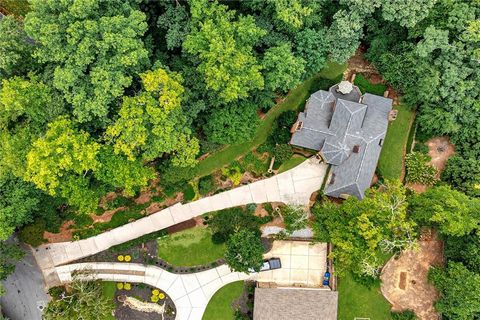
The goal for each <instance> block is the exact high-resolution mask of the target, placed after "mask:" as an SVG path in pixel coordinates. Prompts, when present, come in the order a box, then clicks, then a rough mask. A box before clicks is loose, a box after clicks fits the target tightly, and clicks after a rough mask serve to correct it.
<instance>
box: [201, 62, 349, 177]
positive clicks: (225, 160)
mask: <svg viewBox="0 0 480 320" xmlns="http://www.w3.org/2000/svg"><path fill="white" fill-rule="evenodd" d="M345 68H346V65H339V64H336V63H333V62H329V63H328V64H327V66H326V68H325V69H324V70H322V71H321V72H320V73H318V74H317V75H315V76H313V77H311V78H310V79H307V80H306V81H305V82H303V83H302V84H300V85H298V86H297V87H296V88H294V89H292V90H291V91H290V92H289V94H288V95H287V97H286V98H285V100H284V101H283V102H282V103H279V104H277V105H276V106H274V107H273V108H271V109H270V110H269V111H268V113H267V115H266V116H265V118H264V119H263V120H262V122H261V123H260V125H259V127H258V128H257V131H256V133H255V137H254V138H253V140H251V141H248V142H245V143H240V144H234V145H230V146H227V147H226V148H223V149H222V150H220V151H218V152H216V153H214V154H212V155H210V156H209V157H207V158H206V159H205V160H203V161H200V162H199V163H198V164H197V166H196V168H195V170H196V175H197V176H198V177H203V176H206V175H209V174H210V173H212V172H213V171H215V170H217V169H219V168H221V167H223V166H225V165H227V164H229V163H230V162H232V161H233V160H235V159H236V158H238V157H240V156H242V155H244V154H246V153H247V152H248V151H250V150H252V149H254V148H255V147H257V146H259V145H260V144H262V143H264V142H265V140H266V139H267V137H268V135H269V133H270V132H271V130H272V127H273V124H274V122H275V120H276V119H277V118H278V116H279V115H280V114H282V113H283V112H285V111H288V110H298V109H300V108H301V107H302V106H303V104H304V103H305V100H306V99H307V98H308V96H309V95H310V89H311V88H312V87H313V86H315V84H316V82H318V81H319V80H321V79H322V78H324V79H329V80H333V79H335V78H337V77H338V76H339V75H340V74H342V72H343V71H344V70H345Z"/></svg>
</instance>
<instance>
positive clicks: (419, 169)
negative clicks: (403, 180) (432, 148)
mask: <svg viewBox="0 0 480 320" xmlns="http://www.w3.org/2000/svg"><path fill="white" fill-rule="evenodd" d="M430 159H431V158H430V157H429V156H427V155H425V154H423V153H420V152H412V153H409V154H407V156H406V158H405V164H406V169H407V182H409V183H421V184H425V185H433V184H434V183H435V175H436V173H437V170H436V169H435V168H434V167H433V166H431V165H430V164H429V161H430Z"/></svg>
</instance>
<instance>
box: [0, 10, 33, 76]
mask: <svg viewBox="0 0 480 320" xmlns="http://www.w3.org/2000/svg"><path fill="white" fill-rule="evenodd" d="M32 52H33V44H32V42H31V41H29V39H28V37H27V34H26V33H25V31H24V30H23V24H22V22H20V21H18V20H16V19H15V18H14V17H13V16H5V17H4V18H3V19H2V20H1V21H0V79H6V78H9V77H11V76H14V75H24V74H26V73H27V72H28V71H29V69H31V68H32V67H33V66H34V60H33V58H32V55H31V54H32Z"/></svg>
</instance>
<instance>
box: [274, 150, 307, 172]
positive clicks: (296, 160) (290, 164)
mask: <svg viewBox="0 0 480 320" xmlns="http://www.w3.org/2000/svg"><path fill="white" fill-rule="evenodd" d="M305 160H307V158H305V157H304V156H301V155H299V154H294V155H293V156H292V157H291V158H290V159H288V160H287V161H285V162H284V163H282V165H281V166H280V168H278V173H282V172H284V171H287V170H290V169H292V168H294V167H296V166H298V165H299V164H300V163H302V162H303V161H305Z"/></svg>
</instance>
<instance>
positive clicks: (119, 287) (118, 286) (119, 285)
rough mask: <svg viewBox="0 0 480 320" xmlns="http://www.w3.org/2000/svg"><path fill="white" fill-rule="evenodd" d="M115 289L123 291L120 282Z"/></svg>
mask: <svg viewBox="0 0 480 320" xmlns="http://www.w3.org/2000/svg"><path fill="white" fill-rule="evenodd" d="M117 289H118V290H122V289H123V283H121V282H119V283H117Z"/></svg>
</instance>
